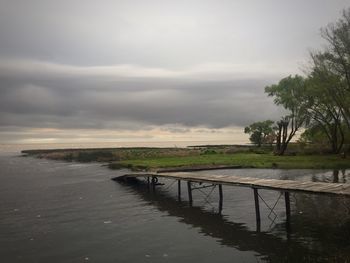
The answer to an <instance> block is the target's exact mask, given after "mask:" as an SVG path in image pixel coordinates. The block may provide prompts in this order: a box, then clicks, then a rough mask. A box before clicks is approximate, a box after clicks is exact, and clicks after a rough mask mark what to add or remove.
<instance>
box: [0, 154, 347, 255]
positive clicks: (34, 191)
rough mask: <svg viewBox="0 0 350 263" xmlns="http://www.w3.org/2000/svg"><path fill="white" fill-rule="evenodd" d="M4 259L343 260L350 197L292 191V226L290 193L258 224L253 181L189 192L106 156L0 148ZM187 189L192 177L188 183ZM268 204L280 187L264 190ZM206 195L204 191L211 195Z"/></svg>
mask: <svg viewBox="0 0 350 263" xmlns="http://www.w3.org/2000/svg"><path fill="white" fill-rule="evenodd" d="M0 167H1V172H0V182H1V183H0V200H1V202H0V258H1V261H2V262H84V261H92V262H165V261H166V262H265V261H266V262H315V261H317V262H332V261H333V262H346V261H349V260H350V240H349V236H350V202H349V199H348V198H346V199H344V198H337V197H328V196H321V195H308V194H292V195H291V206H292V207H291V208H292V214H291V224H290V232H287V229H286V217H285V208H284V202H283V200H280V201H279V202H277V203H276V207H275V209H274V211H275V213H276V215H277V218H276V220H274V221H273V222H271V220H270V219H269V218H268V214H269V210H268V209H267V207H266V206H265V205H264V204H262V203H261V219H262V226H261V232H259V233H258V232H256V225H255V210H254V200H253V193H252V190H251V189H249V188H243V187H229V186H224V189H223V192H224V193H223V194H224V204H223V211H222V214H221V215H219V214H218V209H217V207H218V192H217V189H214V190H213V191H212V192H211V193H210V191H211V190H212V189H211V188H207V189H202V192H201V191H194V192H193V206H192V207H190V206H189V205H188V202H187V200H188V199H187V195H186V192H185V191H183V196H182V201H178V200H177V186H176V183H175V184H174V181H172V180H166V179H162V180H161V182H162V183H164V185H163V186H157V187H156V190H155V192H153V191H152V189H148V188H147V187H146V186H145V185H143V184H140V185H129V184H128V185H123V184H118V183H115V182H113V181H111V180H110V178H112V177H114V176H116V175H118V174H122V173H123V172H125V171H111V170H108V169H106V168H105V167H101V166H100V165H99V164H77V163H68V164H67V163H63V162H55V161H47V160H38V159H32V158H23V157H10V156H4V155H3V156H0ZM200 173H211V174H213V173H218V174H223V173H224V174H234V175H238V176H250V177H258V178H278V179H291V180H304V181H310V180H313V181H325V182H329V183H332V182H345V183H346V182H349V176H350V175H349V171H339V172H333V171H322V170H318V171H316V170H258V169H238V170H221V171H202V172H200ZM183 189H184V190H185V185H184V187H183ZM259 193H260V194H261V196H262V198H263V199H264V200H265V201H266V203H267V204H268V205H270V206H273V205H274V204H275V202H276V200H278V197H279V195H280V193H279V192H278V191H267V190H266V191H265V190H262V191H260V192H259ZM207 195H208V198H207V199H206V200H205V197H206V196H207Z"/></svg>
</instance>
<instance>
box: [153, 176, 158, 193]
mask: <svg viewBox="0 0 350 263" xmlns="http://www.w3.org/2000/svg"><path fill="white" fill-rule="evenodd" d="M157 182H158V178H157V177H155V176H152V189H153V192H155V191H156V183H157Z"/></svg>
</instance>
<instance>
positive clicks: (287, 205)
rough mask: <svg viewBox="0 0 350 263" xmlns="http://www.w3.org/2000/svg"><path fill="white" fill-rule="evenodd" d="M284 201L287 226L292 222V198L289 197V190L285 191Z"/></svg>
mask: <svg viewBox="0 0 350 263" xmlns="http://www.w3.org/2000/svg"><path fill="white" fill-rule="evenodd" d="M284 201H285V203H286V217H287V226H289V224H290V198H289V192H284Z"/></svg>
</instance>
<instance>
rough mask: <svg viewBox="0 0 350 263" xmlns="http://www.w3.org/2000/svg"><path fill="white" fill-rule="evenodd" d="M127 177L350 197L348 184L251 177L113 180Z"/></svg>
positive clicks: (168, 175) (174, 176) (177, 175)
mask: <svg viewBox="0 0 350 263" xmlns="http://www.w3.org/2000/svg"><path fill="white" fill-rule="evenodd" d="M127 177H134V178H135V177H146V178H147V177H160V178H161V177H163V178H169V179H176V180H185V181H191V182H202V183H214V184H220V185H221V184H222V185H232V186H243V187H251V188H257V189H271V190H280V191H289V192H305V193H316V194H330V195H343V196H350V184H341V183H322V182H301V181H292V180H278V179H260V178H253V177H239V176H230V175H208V174H200V173H199V174H195V173H185V172H180V173H158V174H152V173H133V174H126V175H123V176H119V177H116V178H114V180H118V179H122V178H127Z"/></svg>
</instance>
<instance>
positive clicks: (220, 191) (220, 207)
mask: <svg viewBox="0 0 350 263" xmlns="http://www.w3.org/2000/svg"><path fill="white" fill-rule="evenodd" d="M222 203H223V194H222V185H221V184H219V214H221V212H222Z"/></svg>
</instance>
